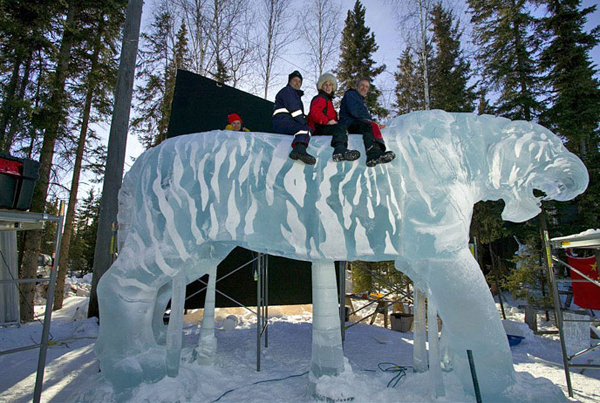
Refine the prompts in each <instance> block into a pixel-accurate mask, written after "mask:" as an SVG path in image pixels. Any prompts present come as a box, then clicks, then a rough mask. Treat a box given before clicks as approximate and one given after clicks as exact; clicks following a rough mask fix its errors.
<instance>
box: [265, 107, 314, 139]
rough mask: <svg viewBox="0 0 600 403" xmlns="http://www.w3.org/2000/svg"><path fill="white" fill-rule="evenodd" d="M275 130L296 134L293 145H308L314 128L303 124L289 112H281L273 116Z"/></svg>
mask: <svg viewBox="0 0 600 403" xmlns="http://www.w3.org/2000/svg"><path fill="white" fill-rule="evenodd" d="M273 130H274V131H275V133H281V134H291V135H293V136H294V141H293V142H292V147H294V146H295V145H296V144H297V143H302V144H305V145H308V143H309V142H310V136H311V135H312V129H311V128H310V126H308V125H306V124H302V123H300V122H298V121H296V120H294V118H292V117H291V115H288V114H287V113H280V114H278V115H275V116H274V117H273Z"/></svg>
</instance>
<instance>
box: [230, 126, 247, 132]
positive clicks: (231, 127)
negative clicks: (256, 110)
mask: <svg viewBox="0 0 600 403" xmlns="http://www.w3.org/2000/svg"><path fill="white" fill-rule="evenodd" d="M225 130H231V131H234V130H233V126H232V125H227V126H225ZM242 130H243V131H245V132H249V131H250V130H248V129H246V128H245V127H242Z"/></svg>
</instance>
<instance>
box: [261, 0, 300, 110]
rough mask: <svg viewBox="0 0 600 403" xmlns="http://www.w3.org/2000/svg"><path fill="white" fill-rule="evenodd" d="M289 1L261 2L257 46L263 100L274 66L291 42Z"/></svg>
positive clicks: (273, 72)
mask: <svg viewBox="0 0 600 403" xmlns="http://www.w3.org/2000/svg"><path fill="white" fill-rule="evenodd" d="M290 7H291V2H290V1H289V0H262V3H261V7H260V18H261V20H260V21H259V25H260V35H259V45H258V49H257V50H258V65H259V73H260V76H261V79H262V82H263V83H264V98H265V99H266V98H267V95H268V93H269V85H270V83H271V80H272V79H273V77H274V75H275V71H276V70H275V65H276V62H277V59H278V58H279V57H280V56H281V54H282V53H283V51H284V50H285V48H286V47H287V46H288V45H289V44H290V43H291V42H292V40H293V39H294V38H293V36H292V35H293V28H294V27H292V26H291V24H292V18H291V15H290Z"/></svg>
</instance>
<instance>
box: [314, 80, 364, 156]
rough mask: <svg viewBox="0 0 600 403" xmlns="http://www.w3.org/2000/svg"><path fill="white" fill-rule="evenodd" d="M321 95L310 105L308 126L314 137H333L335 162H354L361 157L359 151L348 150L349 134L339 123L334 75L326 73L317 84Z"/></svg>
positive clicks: (332, 144)
mask: <svg viewBox="0 0 600 403" xmlns="http://www.w3.org/2000/svg"><path fill="white" fill-rule="evenodd" d="M317 89H318V90H319V93H318V94H317V96H315V97H314V98H313V99H312V101H311V103H310V113H309V114H308V122H307V123H308V125H309V126H310V127H311V128H312V129H313V135H327V136H332V139H331V146H332V147H333V160H334V161H335V162H339V161H354V160H357V159H358V158H359V157H360V153H359V152H358V151H357V150H349V149H348V133H347V130H346V127H345V126H343V125H340V124H339V123H338V115H337V112H336V111H335V108H334V107H333V102H332V100H333V94H334V93H335V90H336V89H337V81H336V79H335V77H334V76H333V74H331V73H325V74H323V75H321V77H319V81H318V82H317Z"/></svg>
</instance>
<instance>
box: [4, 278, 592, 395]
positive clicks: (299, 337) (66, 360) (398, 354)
mask: <svg viewBox="0 0 600 403" xmlns="http://www.w3.org/2000/svg"><path fill="white" fill-rule="evenodd" d="M72 287H73V288H75V292H74V293H75V294H77V293H78V291H77V289H78V286H77V285H74V286H72ZM80 292H81V291H80ZM86 305H87V298H86V297H83V296H70V297H68V298H67V299H66V300H65V304H64V307H63V309H61V310H60V311H58V312H55V313H54V314H53V320H52V326H51V333H52V341H51V346H50V348H49V350H48V360H47V362H48V364H47V366H46V373H45V377H44V391H43V393H42V401H45V402H105V403H108V402H115V401H130V402H140V403H141V402H164V403H167V402H181V403H183V402H217V401H218V402H241V401H243V402H310V401H312V399H311V398H310V397H309V396H308V395H307V384H308V382H307V379H308V374H307V371H308V370H309V367H310V355H311V313H310V307H308V308H306V309H304V308H295V309H291V310H288V311H287V313H286V311H285V310H283V311H282V310H276V309H272V310H271V312H272V313H273V315H272V317H271V318H270V326H269V331H268V335H269V346H268V348H263V349H262V352H261V361H262V365H261V369H262V370H261V371H260V372H257V371H256V322H255V320H254V318H253V317H252V315H251V314H249V313H248V314H239V315H238V318H239V321H240V323H239V325H238V326H237V327H236V328H235V329H234V330H231V331H226V330H223V329H218V330H217V340H218V357H217V360H216V363H215V365H214V366H210V367H207V366H199V365H197V364H196V363H194V362H190V361H191V351H192V347H193V346H195V343H196V341H197V339H198V334H199V330H198V327H197V325H196V323H190V322H189V321H194V322H195V318H197V317H198V315H189V316H188V317H187V318H188V322H186V324H185V326H184V334H185V345H186V348H185V349H184V351H183V354H182V361H183V362H182V365H181V369H180V373H179V376H178V377H177V378H165V379H163V380H162V381H160V382H157V383H155V384H152V385H142V386H140V387H138V388H136V389H134V390H132V391H131V392H129V393H128V394H126V395H115V393H114V392H113V390H112V388H111V386H110V385H109V384H107V382H106V381H105V380H104V379H103V377H102V375H101V374H100V373H99V365H98V361H97V360H96V357H95V355H94V352H93V346H94V341H95V338H96V336H97V335H98V323H97V320H96V319H85V316H86V315H85V310H86ZM41 311H43V308H42V307H41V306H39V307H36V312H41ZM228 314H230V312H224V313H221V314H220V319H221V320H222V319H223V318H224V317H225V316H227V315H228ZM507 314H508V318H509V319H511V320H514V321H517V322H521V323H522V322H523V313H521V312H520V311H519V310H518V309H516V308H514V307H513V308H511V307H508V308H507ZM217 320H219V317H218V318H217ZM540 325H541V326H542V327H544V326H545V324H544V320H543V318H542V316H541V315H540ZM548 326H549V325H548ZM41 331H42V326H41V324H40V323H38V322H35V323H30V324H27V325H23V326H21V327H20V328H16V327H11V328H1V329H0V345H1V349H2V350H7V349H11V348H15V347H18V346H26V345H29V344H34V343H37V342H39V340H40V335H41ZM524 333H525V335H526V338H525V340H523V341H522V342H521V343H520V344H519V345H517V346H514V347H512V348H511V350H512V353H513V360H514V363H515V368H516V370H517V371H518V383H517V385H516V386H515V390H514V391H513V394H515V395H517V396H522V401H560V400H561V396H560V392H559V391H557V389H556V388H554V387H552V386H551V385H550V383H552V384H554V385H557V386H558V387H559V388H560V389H562V391H563V392H564V394H565V395H566V394H567V392H566V384H565V375H564V371H563V368H562V359H561V353H560V345H559V341H558V338H557V336H555V335H550V336H544V337H542V336H535V335H533V334H532V333H531V332H527V331H525V332H524ZM344 348H345V355H346V357H347V358H348V361H349V364H350V365H351V367H352V374H351V376H350V377H348V378H347V379H345V380H344V382H343V384H342V385H341V386H340V385H339V384H338V386H337V387H341V388H343V389H344V395H345V396H348V397H350V396H352V397H354V400H353V401H354V402H357V403H359V402H381V403H383V402H431V401H438V402H472V401H475V399H474V398H473V397H470V396H467V395H465V394H464V393H463V391H462V389H461V386H460V383H459V380H458V379H457V378H456V377H455V376H454V374H452V373H444V375H443V376H444V383H445V386H446V396H444V397H439V398H437V399H436V398H435V397H434V396H433V394H432V393H433V391H432V390H431V389H430V387H429V386H428V385H429V384H430V382H429V374H427V373H421V374H420V373H413V372H412V369H411V368H410V365H411V363H412V362H411V361H412V333H410V332H408V333H400V332H395V331H391V330H388V329H384V328H382V327H379V326H369V325H357V326H354V327H352V328H350V329H349V330H348V331H347V332H346V342H345V346H344ZM37 357H38V350H29V351H24V352H20V353H15V354H9V355H5V356H2V357H0V402H15V403H18V402H29V401H31V399H32V396H33V389H34V384H35V371H36V367H37ZM589 359H594V363H596V364H597V363H600V352H594V353H592V354H591V355H588V356H584V359H583V360H582V362H588V360H589ZM386 362H387V363H392V364H396V365H399V366H405V367H407V369H406V375H405V376H404V377H403V378H402V379H401V380H400V381H399V382H398V383H397V385H396V387H395V388H393V387H388V386H387V385H388V383H390V381H391V380H392V378H393V377H394V376H395V375H396V373H388V372H383V371H381V370H380V369H378V364H380V363H386ZM544 378H546V379H544ZM571 379H572V382H573V388H574V390H575V399H572V400H571V401H580V402H590V403H591V402H598V401H600V370H585V371H580V370H574V371H573V372H572V375H571ZM332 387H333V386H332ZM557 392H558V394H557ZM338 395H339V394H338ZM565 400H566V399H565Z"/></svg>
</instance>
